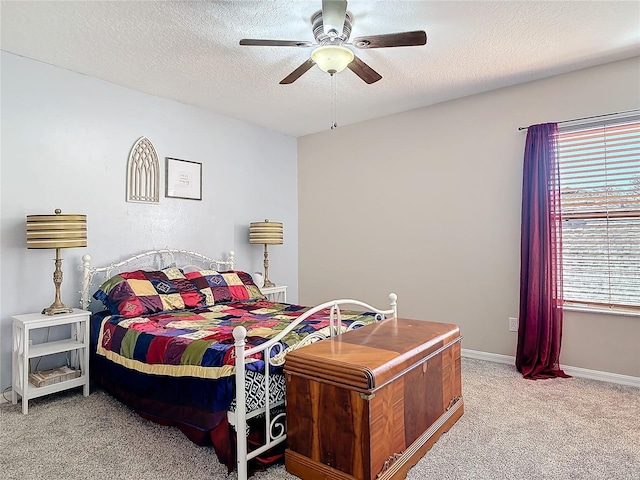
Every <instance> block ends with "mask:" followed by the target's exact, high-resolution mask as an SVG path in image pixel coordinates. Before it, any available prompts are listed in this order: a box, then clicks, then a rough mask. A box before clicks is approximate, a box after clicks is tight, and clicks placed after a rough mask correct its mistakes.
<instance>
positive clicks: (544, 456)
mask: <svg viewBox="0 0 640 480" xmlns="http://www.w3.org/2000/svg"><path fill="white" fill-rule="evenodd" d="M462 370H463V393H464V399H465V414H464V415H463V416H462V418H461V419H460V420H459V421H458V423H456V424H455V425H454V427H453V428H452V429H451V430H450V431H449V432H448V433H447V434H445V435H444V436H443V437H442V438H441V439H440V441H438V443H436V445H435V446H434V447H433V448H432V449H431V450H430V451H429V452H428V453H427V454H426V455H425V456H424V457H423V458H422V460H420V462H419V463H418V465H416V466H415V467H414V468H413V469H411V470H410V472H409V475H408V477H407V478H408V479H411V480H423V479H474V480H476V479H532V480H533V479H536V480H537V479H580V480H590V479H602V480H608V479H620V480H622V479H624V480H640V473H639V472H640V390H639V389H637V388H633V387H623V386H618V385H613V384H607V383H603V382H597V381H591V380H584V379H577V378H572V379H555V380H544V381H529V380H524V379H522V377H521V376H520V375H519V374H518V373H517V372H516V371H515V368H514V367H511V366H508V365H501V364H494V363H490V362H483V361H480V360H472V359H463V362H462ZM0 447H1V448H0V455H1V456H0V478H2V479H3V480H13V479H16V480H18V479H19V480H39V479H43V480H44V479H140V480H146V479H148V480H152V479H153V480H156V479H167V480H168V479H176V480H178V479H185V480H187V479H189V480H196V479H234V478H236V475H235V473H232V474H230V475H227V473H226V469H225V468H224V467H222V466H221V465H220V464H219V463H218V462H217V460H216V459H215V456H214V454H213V453H212V451H211V450H210V449H209V448H203V447H198V446H196V445H194V444H193V443H191V442H190V441H188V440H187V439H186V438H185V437H184V436H183V435H182V433H181V432H180V431H178V430H177V429H174V428H170V427H163V426H159V425H156V424H154V423H151V422H148V421H146V420H144V419H142V418H140V417H139V416H137V415H136V414H135V413H132V412H131V411H130V410H129V409H127V408H126V407H124V406H123V405H122V404H120V403H119V402H117V401H116V400H114V399H113V398H111V397H110V396H108V395H107V394H105V393H103V392H101V391H96V392H93V393H92V394H91V395H90V396H89V397H88V398H84V397H83V396H82V394H81V392H80V391H71V392H66V393H61V394H56V395H52V396H49V397H43V398H40V399H35V400H33V401H32V402H30V403H29V414H28V415H26V416H23V415H22V413H21V410H20V405H19V404H18V405H11V404H3V405H2V406H0ZM254 478H255V479H257V480H275V479H289V480H295V479H296V478H297V477H294V476H292V475H290V474H288V473H287V472H286V471H285V469H284V467H283V466H281V465H279V466H275V467H272V468H270V469H269V470H268V471H266V472H261V473H258V474H256V475H255V476H254Z"/></svg>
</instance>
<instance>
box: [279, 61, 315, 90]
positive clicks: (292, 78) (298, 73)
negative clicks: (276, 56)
mask: <svg viewBox="0 0 640 480" xmlns="http://www.w3.org/2000/svg"><path fill="white" fill-rule="evenodd" d="M315 64H316V62H314V61H313V60H311V59H308V60H307V61H306V62H304V63H303V64H302V65H300V66H299V67H298V68H296V69H295V70H294V71H293V72H291V73H290V74H289V75H287V76H286V77H284V78H283V79H282V80H280V85H289V84H290V83H293V82H295V81H296V80H297V79H299V78H300V77H301V76H302V74H303V73H305V72H306V71H307V70H309V69H310V68H311V67H313V66H314V65H315Z"/></svg>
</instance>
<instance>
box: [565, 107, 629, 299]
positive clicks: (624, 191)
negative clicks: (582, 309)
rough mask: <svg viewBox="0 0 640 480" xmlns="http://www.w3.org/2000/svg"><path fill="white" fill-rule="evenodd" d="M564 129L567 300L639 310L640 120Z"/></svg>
mask: <svg viewBox="0 0 640 480" xmlns="http://www.w3.org/2000/svg"><path fill="white" fill-rule="evenodd" d="M621 122H622V121H620V120H618V123H611V124H608V125H602V124H600V125H599V126H594V125H590V126H584V125H583V126H582V127H573V128H572V129H561V130H560V131H559V133H558V139H557V140H558V164H559V168H560V186H561V191H560V198H561V205H562V261H563V294H564V301H565V304H573V305H585V306H596V307H609V308H614V309H616V308H625V309H629V308H631V309H634V310H639V311H640V121H638V120H637V119H633V121H629V120H627V122H626V123H621Z"/></svg>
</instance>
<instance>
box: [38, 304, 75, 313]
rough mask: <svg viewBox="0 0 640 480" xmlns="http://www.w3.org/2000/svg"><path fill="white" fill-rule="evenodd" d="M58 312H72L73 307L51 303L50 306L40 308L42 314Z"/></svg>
mask: <svg viewBox="0 0 640 480" xmlns="http://www.w3.org/2000/svg"><path fill="white" fill-rule="evenodd" d="M59 313H73V308H71V307H67V306H66V305H65V304H64V303H62V302H60V303H58V304H56V303H53V304H51V306H50V307H48V308H45V309H44V310H42V314H43V315H57V314H59Z"/></svg>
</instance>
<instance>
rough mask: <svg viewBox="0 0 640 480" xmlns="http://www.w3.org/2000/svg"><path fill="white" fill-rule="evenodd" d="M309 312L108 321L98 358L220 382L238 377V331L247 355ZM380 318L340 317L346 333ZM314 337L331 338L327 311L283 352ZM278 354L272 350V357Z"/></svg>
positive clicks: (224, 311) (263, 308) (253, 307)
mask: <svg viewBox="0 0 640 480" xmlns="http://www.w3.org/2000/svg"><path fill="white" fill-rule="evenodd" d="M309 309H310V307H304V306H300V305H292V304H284V303H274V302H270V301H267V300H264V299H258V300H251V301H242V302H232V303H226V304H220V305H212V306H209V307H201V308H196V309H189V310H174V311H165V312H160V313H155V314H151V315H145V316H139V317H134V318H125V317H122V316H117V315H114V316H106V317H104V318H103V319H102V320H101V325H100V327H99V332H98V338H97V345H96V352H95V353H96V354H97V355H100V356H102V357H104V358H105V359H108V360H110V361H111V362H114V363H116V364H118V365H120V366H122V367H124V368H126V369H130V370H135V371H138V372H140V373H143V374H145V375H152V376H153V375H158V376H168V377H185V376H186V377H195V378H201V379H213V380H215V379H222V378H225V377H231V376H232V375H233V374H234V372H235V347H234V345H233V343H234V339H233V329H234V328H235V327H237V326H238V325H242V326H244V327H245V328H246V329H247V338H246V342H247V346H246V348H247V349H248V348H252V347H254V346H258V345H260V344H262V343H264V342H266V341H268V340H270V339H271V338H273V337H275V336H276V335H278V334H279V333H280V332H281V331H282V330H284V329H285V328H286V327H287V326H288V325H290V324H291V323H292V322H294V321H295V320H296V319H298V317H300V316H301V315H302V314H304V313H305V312H307V311H308V310H309ZM377 318H379V316H378V315H376V314H375V313H372V312H353V311H352V312H350V311H342V312H341V319H342V329H343V330H344V329H346V328H347V327H348V326H350V325H351V324H352V323H353V322H355V321H359V322H362V323H364V324H369V323H374V322H375V321H376V319H377ZM314 332H320V333H321V334H325V336H327V337H328V336H329V311H328V310H325V311H321V312H317V313H315V314H313V315H312V316H310V317H309V318H307V319H305V320H304V321H303V322H301V323H300V324H299V325H297V326H296V327H295V328H294V329H293V330H292V331H291V332H289V333H288V334H287V335H286V336H285V337H284V338H283V339H282V343H283V347H284V348H287V347H291V346H293V345H296V344H298V342H300V341H302V340H303V339H304V338H305V337H306V336H308V335H309V334H311V333H314ZM279 353H280V351H279V350H277V349H273V351H272V352H270V355H271V356H274V355H276V354H279ZM248 362H249V363H248V364H247V369H248V370H252V371H256V372H259V371H261V370H264V361H263V358H262V354H257V355H256V356H255V357H254V358H252V359H250V360H248Z"/></svg>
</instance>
